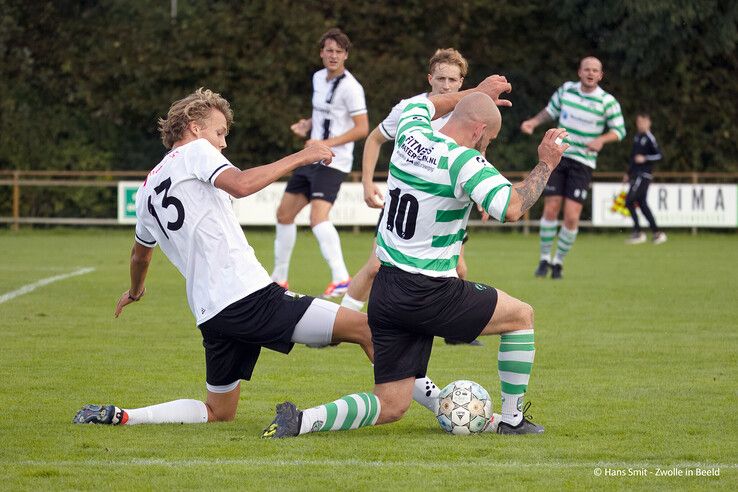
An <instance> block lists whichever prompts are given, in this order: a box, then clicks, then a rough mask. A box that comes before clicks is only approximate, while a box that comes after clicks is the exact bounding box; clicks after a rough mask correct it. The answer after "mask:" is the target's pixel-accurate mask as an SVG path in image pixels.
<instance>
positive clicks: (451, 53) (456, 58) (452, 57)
mask: <svg viewBox="0 0 738 492" xmlns="http://www.w3.org/2000/svg"><path fill="white" fill-rule="evenodd" d="M439 63H447V64H449V65H456V66H457V67H459V71H460V72H461V76H462V77H466V72H467V71H468V70H469V63H468V62H467V61H466V58H464V57H463V56H462V54H461V53H459V52H458V51H456V50H455V49H453V48H442V49H438V50H436V52H435V53H434V54H433V56H432V57H431V59H430V60H429V61H428V73H431V74H432V73H433V69H434V68H436V65H438V64H439Z"/></svg>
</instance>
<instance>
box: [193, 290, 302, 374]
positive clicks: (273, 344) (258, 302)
mask: <svg viewBox="0 0 738 492" xmlns="http://www.w3.org/2000/svg"><path fill="white" fill-rule="evenodd" d="M312 302H313V298H312V297H310V296H303V297H297V296H294V295H290V294H288V293H287V292H286V291H285V289H284V288H282V287H280V286H278V285H277V284H274V283H273V284H269V285H268V286H266V287H264V288H263V289H260V290H257V291H256V292H254V293H252V294H249V295H248V296H246V297H244V298H243V299H241V300H239V301H236V302H234V303H233V304H231V305H230V306H228V307H227V308H225V309H224V310H222V311H221V312H219V313H218V314H216V315H215V316H214V317H213V318H211V319H209V320H207V321H206V322H204V323H203V324H201V325H200V326H199V328H200V331H201V332H202V345H203V347H205V372H206V381H207V382H208V384H209V385H211V386H225V385H228V384H231V383H233V382H234V381H237V380H239V379H245V380H247V381H248V380H249V379H251V374H252V372H253V371H254V366H256V361H257V360H258V359H259V352H260V351H261V347H266V348H268V349H271V350H276V351H277V352H282V353H283V354H288V353H289V352H290V350H292V347H293V346H294V343H292V334H293V333H294V331H295V325H297V323H298V321H300V318H302V316H303V315H304V314H305V311H307V309H308V307H310V304H311V303H312Z"/></svg>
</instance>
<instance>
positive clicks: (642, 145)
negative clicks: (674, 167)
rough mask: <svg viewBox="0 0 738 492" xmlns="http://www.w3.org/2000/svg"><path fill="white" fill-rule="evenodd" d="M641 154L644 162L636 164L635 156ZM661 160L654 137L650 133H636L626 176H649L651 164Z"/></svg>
mask: <svg viewBox="0 0 738 492" xmlns="http://www.w3.org/2000/svg"><path fill="white" fill-rule="evenodd" d="M637 154H641V155H643V156H645V157H646V162H644V163H643V164H636V162H635V156H636V155H637ZM660 160H661V149H659V144H657V143H656V137H654V136H653V134H652V133H651V132H646V133H638V134H636V136H635V137H633V150H632V151H631V152H630V167H629V169H628V174H629V175H631V176H634V175H638V174H651V173H652V171H653V164H654V163H655V162H656V161H660Z"/></svg>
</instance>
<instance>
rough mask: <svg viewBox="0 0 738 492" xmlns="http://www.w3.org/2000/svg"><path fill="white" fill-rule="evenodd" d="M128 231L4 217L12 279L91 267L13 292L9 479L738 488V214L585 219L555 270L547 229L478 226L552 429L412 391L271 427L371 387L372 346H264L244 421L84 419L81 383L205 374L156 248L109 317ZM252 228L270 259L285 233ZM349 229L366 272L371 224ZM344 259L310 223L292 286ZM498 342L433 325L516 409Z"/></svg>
mask: <svg viewBox="0 0 738 492" xmlns="http://www.w3.org/2000/svg"><path fill="white" fill-rule="evenodd" d="M132 236H133V233H132V231H130V230H125V231H123V230H117V231H110V230H104V231H103V230H55V231H21V232H20V233H17V234H13V233H10V232H8V231H0V251H2V253H3V260H2V262H0V296H3V294H7V293H9V292H13V291H16V290H17V289H20V288H22V287H23V286H26V285H29V284H33V283H34V282H37V281H39V280H41V279H44V278H49V277H53V276H56V275H61V274H65V273H68V272H71V271H74V270H77V269H79V268H83V267H93V268H95V271H94V272H92V273H89V274H86V275H80V276H76V277H71V278H68V279H65V280H61V281H58V282H55V283H52V284H49V285H46V286H41V287H39V288H38V289H36V290H34V291H32V292H29V293H26V294H23V295H18V296H17V297H14V298H12V299H10V300H7V301H5V302H3V303H1V304H0V317H1V318H0V319H2V321H0V324H1V326H2V335H3V336H2V346H3V348H2V356H0V371H1V372H2V375H3V377H2V379H1V382H0V409H1V413H0V436H2V445H1V446H0V464H1V465H2V466H1V467H0V479H2V485H0V488H3V489H5V488H7V489H36V490H44V489H68V488H73V489H92V488H99V487H102V488H105V489H141V488H144V489H159V488H161V489H165V490H171V489H189V488H193V489H205V488H207V489H224V488H230V489H276V490H283V489H296V490H297V489H300V490H302V489H309V490H318V489H327V488H332V489H338V490H340V489H355V490H388V489H402V490H418V489H424V490H429V489H430V490H436V489H447V490H448V489H453V490H491V489H493V488H495V487H503V488H505V489H514V490H516V489H518V490H536V489H543V488H549V489H550V488H553V489H559V488H576V489H579V488H582V489H593V488H596V489H600V488H608V489H609V488H617V489H631V488H639V489H647V490H651V489H665V490H674V489H706V488H718V489H725V490H735V489H736V488H738V439H737V437H738V417H736V406H737V405H736V404H737V403H738V398H737V397H738V383H737V381H738V364H737V362H738V361H737V358H738V356H737V353H738V294H736V292H738V280H737V279H736V273H737V272H738V270H737V269H736V265H738V236H736V235H735V234H700V235H698V236H689V235H687V234H670V237H669V242H668V243H666V244H664V245H661V246H653V245H651V244H644V245H639V246H630V247H626V246H624V245H623V239H624V235H621V236H617V235H610V234H605V235H598V234H593V233H587V232H585V233H583V234H581V235H580V237H579V238H578V239H577V242H576V244H575V246H574V248H573V250H572V252H571V254H570V256H569V258H568V259H567V262H566V266H565V269H564V276H565V278H564V280H563V281H562V282H557V283H555V282H554V281H552V280H550V279H545V280H542V279H534V278H533V275H532V273H533V270H534V268H535V266H536V263H537V256H538V253H537V248H538V246H537V236H536V235H531V236H527V237H526V236H523V235H521V234H518V233H510V232H499V231H490V232H488V231H473V232H472V237H471V241H470V242H469V244H468V245H467V262H468V264H469V272H470V275H469V276H470V278H471V279H473V280H478V281H481V282H485V283H489V284H491V285H494V286H496V287H498V288H500V289H502V290H505V291H506V292H508V293H510V294H511V295H513V296H516V297H519V298H521V299H524V300H526V301H527V302H529V303H530V304H531V305H533V306H534V308H535V309H536V349H537V350H536V361H535V365H534V366H533V373H532V376H531V383H530V386H529V393H528V398H527V399H528V400H530V401H532V402H533V406H532V408H531V413H532V414H533V416H534V421H536V422H539V423H541V424H543V425H544V426H545V427H546V433H545V434H544V435H543V436H527V437H523V438H519V437H513V436H497V435H482V436H469V437H455V436H449V435H446V434H444V433H443V432H442V431H441V430H440V428H439V426H438V425H437V423H436V421H435V419H434V418H433V416H432V415H430V414H429V413H428V412H427V410H425V409H423V408H421V407H420V406H418V405H413V407H411V410H410V411H409V413H408V414H407V416H406V417H405V418H404V419H403V420H402V421H401V422H399V423H395V424H391V425H387V426H381V427H376V428H366V429H361V430H358V431H352V432H333V433H321V434H315V435H309V436H302V437H299V438H296V439H289V440H281V441H264V440H260V439H259V434H260V431H261V430H262V428H263V427H264V426H266V425H267V424H268V423H269V421H270V420H271V418H272V415H273V409H274V405H275V404H276V403H278V402H280V401H283V400H285V399H288V398H289V399H292V400H293V401H295V402H296V403H297V404H298V405H299V406H302V407H307V406H312V405H315V404H318V403H323V402H327V401H331V400H333V399H335V398H337V397H339V396H342V395H345V394H347V393H350V392H355V391H357V390H367V389H370V388H371V387H372V372H371V367H370V366H369V364H368V362H367V361H366V359H365V358H364V356H363V354H362V352H361V350H360V349H359V348H358V347H355V346H349V345H342V346H339V347H336V348H331V349H324V350H313V349H308V348H305V347H301V346H297V347H296V348H295V349H294V350H293V352H292V354H291V355H290V356H287V357H285V356H283V355H281V354H277V353H274V352H270V351H265V352H263V353H262V357H261V359H260V361H259V364H258V365H257V368H256V371H255V374H254V379H253V381H252V382H248V383H244V384H242V391H241V402H240V407H239V412H238V416H237V418H236V420H235V421H234V422H232V423H226V424H208V425H189V426H175V425H164V426H134V427H121V428H111V427H98V426H75V425H72V424H71V419H72V416H73V415H74V413H75V412H76V410H77V409H78V408H79V407H80V406H81V405H82V404H84V403H93V402H100V403H115V404H117V405H119V406H124V407H137V406H144V405H150V404H154V403H158V402H163V401H168V400H173V399H177V398H202V397H204V394H205V388H204V357H203V350H202V347H201V339H200V335H199V332H198V331H197V329H196V327H195V325H194V321H193V318H192V315H191V314H190V311H189V309H188V307H187V304H186V299H185V292H184V281H183V279H182V278H181V276H180V275H179V273H178V272H176V270H175V269H174V268H173V267H172V266H171V265H170V264H169V262H168V261H167V260H166V258H165V257H164V256H163V254H161V251H156V252H155V258H154V262H153V264H152V266H151V268H150V272H149V278H148V282H147V295H146V297H145V299H144V300H143V301H142V302H141V303H139V304H135V305H132V306H130V307H129V308H127V310H126V311H125V312H124V313H123V316H122V317H121V318H120V319H118V320H114V319H113V316H112V313H113V307H114V304H115V301H116V300H117V298H118V296H119V295H120V293H121V292H123V291H124V290H125V289H126V288H127V285H128V254H129V251H130V247H131V244H132ZM248 237H249V240H250V242H251V244H252V245H253V246H254V247H255V249H256V251H257V255H258V256H259V258H260V259H261V260H262V261H263V263H264V265H265V266H266V267H267V269H269V268H270V267H271V264H272V257H271V255H272V240H273V233H272V232H271V231H269V232H255V233H249V234H248ZM342 239H343V247H344V253H345V257H346V259H347V263H348V266H349V270H351V271H352V272H355V271H356V270H357V269H358V268H359V267H360V266H361V264H362V263H363V262H364V260H365V259H366V257H367V255H368V253H369V249H370V248H369V245H370V243H371V239H372V238H371V236H370V235H369V234H368V233H362V234H351V233H343V234H342ZM328 279H329V275H328V269H327V267H326V266H325V263H324V262H323V261H322V259H321V257H320V253H319V251H318V247H317V244H316V242H315V240H314V239H313V237H312V235H310V234H309V232H301V233H300V234H299V236H298V244H297V248H296V251H295V255H294V257H293V263H292V269H291V278H290V284H291V287H292V289H293V290H296V291H299V292H303V293H309V294H319V293H321V292H322V290H323V288H324V287H325V285H326V284H327V282H328ZM483 341H484V347H482V348H473V347H464V346H453V347H451V346H446V345H444V344H443V343H442V342H440V341H438V342H437V343H436V345H435V347H434V352H433V356H432V358H431V362H430V367H429V376H430V377H432V378H433V379H434V380H435V381H436V383H437V384H439V385H440V386H443V385H445V384H447V383H448V382H450V381H452V380H454V379H473V380H475V381H477V382H479V383H481V384H482V385H484V386H485V387H486V388H487V390H489V392H490V394H492V395H493V398H494V404H495V408H496V409H497V410H499V400H498V397H499V382H498V377H497V370H496V357H497V345H498V339H497V338H496V337H490V338H486V339H484V340H483ZM598 473H600V474H601V475H599V476H598V475H597V474H598ZM708 473H712V474H715V473H719V475H718V476H704V475H705V474H708ZM661 474H667V475H671V476H661ZM698 475H699V476H698Z"/></svg>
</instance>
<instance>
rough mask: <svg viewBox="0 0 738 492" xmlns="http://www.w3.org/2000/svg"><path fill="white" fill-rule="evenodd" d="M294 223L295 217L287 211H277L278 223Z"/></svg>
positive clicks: (281, 209) (279, 209)
mask: <svg viewBox="0 0 738 492" xmlns="http://www.w3.org/2000/svg"><path fill="white" fill-rule="evenodd" d="M293 221H294V217H292V214H290V213H289V212H288V211H287V210H285V209H283V208H282V207H279V208H278V209H277V222H278V223H280V224H291V223H292V222H293Z"/></svg>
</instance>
